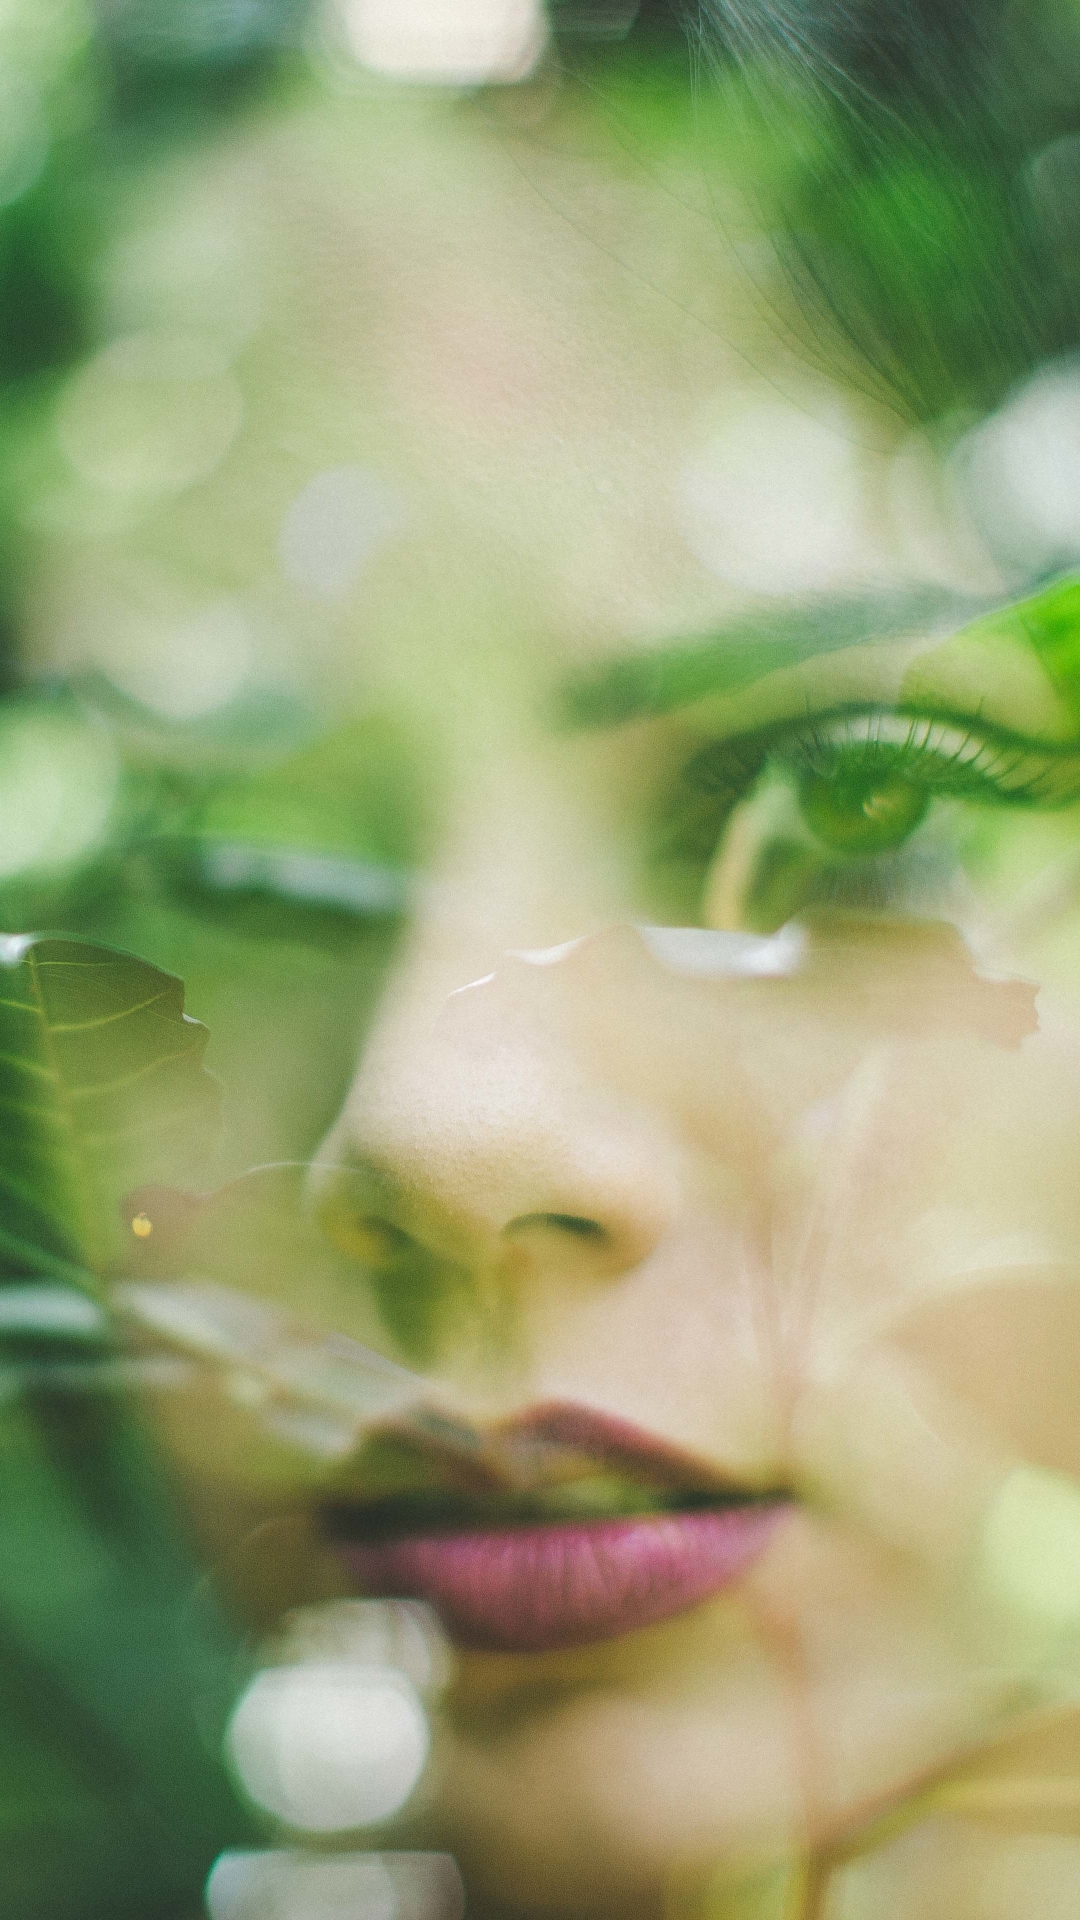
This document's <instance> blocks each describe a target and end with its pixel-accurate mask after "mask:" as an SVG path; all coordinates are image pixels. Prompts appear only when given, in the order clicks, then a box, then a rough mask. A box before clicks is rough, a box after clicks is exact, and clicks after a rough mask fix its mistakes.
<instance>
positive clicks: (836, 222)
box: [553, 0, 1080, 419]
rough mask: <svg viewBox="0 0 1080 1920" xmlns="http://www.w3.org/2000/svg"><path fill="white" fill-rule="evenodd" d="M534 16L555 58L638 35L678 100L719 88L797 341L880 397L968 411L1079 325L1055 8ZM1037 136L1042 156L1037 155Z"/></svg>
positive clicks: (1059, 12)
mask: <svg viewBox="0 0 1080 1920" xmlns="http://www.w3.org/2000/svg"><path fill="white" fill-rule="evenodd" d="M631 14H632V18H631ZM553 18H554V21H555V27H556V32H557V35H558V37H559V40H560V44H561V46H562V48H563V50H564V53H565V54H567V55H568V56H569V57H570V58H571V59H575V58H576V59H578V60H580V59H583V58H584V59H586V60H590V61H591V62H592V63H593V64H594V65H595V63H596V62H597V61H598V60H606V59H610V58H611V57H612V54H613V52H614V51H615V50H616V49H618V50H619V51H620V52H621V54H622V56H623V57H626V56H627V55H628V54H630V53H632V51H633V50H634V49H635V48H637V47H644V46H645V44H646V43H651V45H652V47H653V48H660V47H663V48H664V49H665V51H666V53H667V55H668V56H669V57H671V56H672V55H674V57H676V58H681V59H682V61H683V63H684V66H685V73H686V79H687V84H688V86H690V87H693V88H694V89H696V91H697V93H698V96H699V98H700V97H702V96H704V95H709V94H712V95H714V96H721V97H722V98H723V101H724V109H725V111H726V112H727V113H729V114H730V115H731V116H732V117H733V119H734V120H735V121H736V122H737V123H738V125H739V126H740V127H741V129H742V131H743V134H744V136H745V138H744V142H743V145H744V151H745V153H746V154H747V155H753V156H755V164H756V165H757V168H758V173H759V178H760V180H761V182H762V183H763V185H762V188H761V191H762V194H763V204H762V213H763V218H764V219H765V221H766V224H767V225H768V227H769V230H770V231H771V232H772V234H773V235H774V236H775V238H776V242H777V246H778V250H779V252H780V256H781V260H782V264H783V267H784V271H785V272H786V274H787V277H788V280H789V282H790V285H791V287H792V290H793V292H794V294H795V296H796V303H797V305H798V307H799V308H800V309H801V311H802V313H803V315H804V317H805V322H806V325H805V339H806V344H807V349H808V351H816V352H818V353H819V354H820V352H821V343H822V341H823V340H824V341H826V342H830V343H831V348H832V350H834V351H835V352H836V353H838V354H839V355H840V357H841V358H842V359H843V361H844V364H845V371H846V373H847V376H848V377H849V378H850V377H852V373H853V370H854V373H855V377H856V378H861V379H862V380H863V381H864V382H865V383H866V384H867V385H868V386H869V387H871V388H872V389H873V390H874V391H875V392H876V394H877V395H878V396H879V397H881V398H883V399H885V400H886V401H887V402H888V403H890V404H892V405H894V406H897V407H899V408H900V409H901V410H903V411H904V412H905V413H907V414H909V415H912V416H914V417H916V418H924V419H925V418H933V417H936V416H940V415H942V414H944V413H947V412H950V411H954V410H961V411H963V410H981V409H983V408H985V407H987V406H989V405H992V404H993V403H994V402H995V401H996V400H997V399H998V398H999V397H1000V395H1001V394H1002V392H1003V391H1004V390H1005V389H1006V388H1007V387H1008V386H1009V385H1010V383H1011V382H1013V381H1014V380H1015V379H1016V378H1018V377H1019V376H1020V375H1022V374H1023V373H1024V372H1025V371H1027V370H1028V369H1030V368H1031V367H1032V366H1034V365H1035V364H1037V363H1038V362H1039V361H1040V360H1041V359H1044V358H1046V357H1048V356H1051V355H1053V354H1056V353H1060V352H1062V351H1065V350H1066V349H1068V348H1071V347H1072V346H1074V345H1075V344H1076V342H1077V340H1078V338H1080V248H1077V247H1075V246H1072V245H1070V244H1069V242H1070V240H1072V239H1074V238H1080V222H1074V221H1073V220H1072V219H1071V216H1070V211H1069V209H1070V206H1071V203H1072V201H1073V199H1074V198H1075V197H1076V191H1077V185H1078V184H1080V16H1078V15H1077V14H1076V12H1075V10H1068V11H1067V10H1066V8H1065V7H1064V6H1063V5H1062V4H1059V3H1058V0H641V4H640V5H638V6H637V7H636V8H633V9H630V8H628V7H627V6H625V5H623V6H621V7H620V6H619V5H618V0H553ZM616 28H618V31H617V32H616V31H615V29H616ZM584 49H589V51H587V52H586V51H584ZM1070 79H1071V81H1072V84H1071V86H1070V84H1069V81H1070ZM1070 135H1076V136H1077V139H1078V146H1077V150H1076V155H1075V156H1073V155H1070V154H1069V153H1068V152H1067V151H1066V149H1067V147H1068V142H1069V136H1070ZM1051 150H1053V152H1054V153H1056V154H1057V155H1058V158H1059V164H1058V165H1056V167H1050V168H1045V167H1044V168H1042V169H1041V170H1040V168H1039V166H1038V157H1039V156H1040V154H1044V153H1047V152H1049V151H1051ZM763 155H765V156H766V157H767V158H766V163H765V164H764V165H762V164H761V159H762V156H763ZM1070 163H1071V164H1070ZM1074 228H1075V231H1073V230H1072V229H1074ZM812 343H816V346H815V345H814V344H812ZM828 351H829V349H828V348H827V349H826V353H827V354H828Z"/></svg>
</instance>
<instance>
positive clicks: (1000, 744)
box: [686, 708, 1080, 810]
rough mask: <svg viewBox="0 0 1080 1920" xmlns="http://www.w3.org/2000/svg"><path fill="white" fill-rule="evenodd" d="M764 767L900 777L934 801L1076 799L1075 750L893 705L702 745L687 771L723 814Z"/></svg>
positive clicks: (1043, 802)
mask: <svg viewBox="0 0 1080 1920" xmlns="http://www.w3.org/2000/svg"><path fill="white" fill-rule="evenodd" d="M769 765H772V766H775V767H779V768H781V769H784V770H785V771H788V772H791V773H793V774H795V775H796V776H798V775H800V774H802V775H810V774H813V775H817V776H818V777H819V778H824V779H837V778H840V777H843V778H847V779H860V778H865V779H867V780H870V779H872V778H874V777H878V776H879V777H881V778H885V777H888V776H893V777H895V776H897V775H902V776H903V777H904V778H905V779H907V780H909V781H912V782H913V783H914V784H917V785H920V786H924V787H925V788H926V790H927V792H928V794H929V795H930V797H931V798H949V799H964V800H977V801H982V802H983V803H988V802H994V801H998V802H1003V803H1005V804H1007V805H1011V806H1043V807H1054V806H1065V805H1067V804H1068V803H1069V802H1070V801H1072V800H1075V799H1077V798H1080V750H1078V749H1077V748H1076V747H1075V746H1071V745H1070V746H1060V747H1055V746H1045V745H1043V746H1037V745H1034V744H1033V743H1032V742H1031V741H1028V740H1025V739H1024V738H1023V737H1022V736H1021V735H1019V734H1012V733H1009V732H1007V731H1006V730H1005V729H1003V728H996V727H982V728H978V729H976V728H975V727H973V726H972V725H971V724H970V723H969V722H966V721H960V720H955V719H953V718H951V717H947V716H937V717H935V716H933V715H930V714H920V713H910V714H905V713H903V712H900V711H898V710H897V709H895V708H841V709H837V710H835V711H834V712H832V713H830V714H823V715H820V716H817V717H815V718H814V719H813V720H810V721H807V722H804V723H801V724H798V723H787V724H785V725H783V726H779V727H774V728H768V729H764V730H763V731H762V732H760V733H754V734H745V735H743V736H742V737H741V738H737V739H734V740H727V741H723V742H719V743H717V744H714V745H712V746H709V747H707V748H705V750H704V752H702V753H699V754H698V755H697V756H696V757H695V758H694V760H692V761H691V763H690V765H689V766H688V767H687V769H686V779H687V781H688V782H689V784H690V785H691V786H692V787H695V788H697V789H698V790H699V791H702V790H703V791H706V792H708V793H711V794H713V795H715V796H716V797H717V799H718V801H719V802H720V804H721V806H723V807H724V809H725V810H727V809H728V808H732V807H735V806H737V805H738V804H739V802H740V801H741V800H744V799H746V798H747V797H748V795H749V793H750V791H751V789H752V787H753V786H754V785H755V783H756V781H757V779H758V778H759V776H760V775H761V774H762V773H763V772H764V770H765V768H766V767H767V766H769Z"/></svg>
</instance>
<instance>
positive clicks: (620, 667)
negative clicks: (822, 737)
mask: <svg viewBox="0 0 1080 1920" xmlns="http://www.w3.org/2000/svg"><path fill="white" fill-rule="evenodd" d="M987 611H988V604H987V602H986V601H984V600H978V601H976V600H970V599H963V598H960V597H959V596H957V595H949V594H943V593H941V592H940V591H934V590H925V591H919V592H915V593H906V594H891V595H878V596H875V597H870V596H867V595H862V596H859V597H850V598H845V599H828V600H825V599H819V600H814V601H811V602H806V601H803V602H801V603H797V604H795V605H790V604H789V605H787V606H784V607H775V608H772V607H770V608H768V609H764V610H762V611H761V612H758V613H753V614H750V615H744V616H743V617H742V618H740V619H738V620H735V621H732V622H730V623H729V624H727V625H726V626H724V627H723V628H721V629H718V630H714V631H713V632H712V633H710V634H709V635H707V636H706V637H704V638H701V639H696V640H682V641H679V640H676V641H674V642H669V643H668V644H667V645H666V646H662V647H657V648H653V649H651V650H650V651H649V652H646V653H640V654H638V653H635V654H629V655H626V654H624V655H623V656H621V657H620V658H619V659H617V660H611V661H605V662H604V664H603V665H602V666H600V667H590V668H589V669H588V670H586V671H585V672H582V673H577V674H575V675H574V676H573V677H572V678H571V679H570V680H568V681H567V682H566V683H565V684H564V685H563V686H562V688H561V689H560V691H559V694H558V712H559V718H560V720H561V722H562V724H563V725H564V726H567V725H569V726H570V727H573V728H578V727H611V726H619V725H621V724H623V723H624V722H626V721H629V720H640V719H647V718H653V717H655V716H657V715H659V714H665V713H671V712H674V711H675V710H676V709H677V708H679V707H685V706H689V705H691V704H692V703H693V702H694V701H695V700H702V699H704V698H706V697H707V696H708V695H709V694H718V693H738V692H741V691H742V690H743V689H744V688H745V687H749V686H752V685H753V683H754V681H755V680H761V679H764V677H765V675H766V674H769V673H776V672H777V671H778V670H779V669H780V668H782V667H797V666H801V665H802V664H803V662H804V661H806V660H813V659H816V658H818V656H820V655H821V654H827V653H840V652H842V651H843V650H844V649H845V648H850V647H860V646H866V645H872V644H873V643H874V642H884V641H887V640H895V639H896V638H898V637H899V636H902V635H904V634H916V633H918V632H919V630H920V629H926V628H928V627H929V628H933V629H938V630H943V631H942V638H945V637H946V636H947V634H948V631H949V630H950V628H952V627H957V628H960V627H963V626H965V625H966V624H967V623H968V622H969V621H970V620H972V619H974V618H977V617H978V616H979V615H980V614H985V613H986V612H987Z"/></svg>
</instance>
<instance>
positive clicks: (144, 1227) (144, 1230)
mask: <svg viewBox="0 0 1080 1920" xmlns="http://www.w3.org/2000/svg"><path fill="white" fill-rule="evenodd" d="M131 1231H132V1233H133V1234H134V1235H135V1237H136V1239H138V1240H149V1238H150V1235H151V1234H152V1233H153V1231H154V1223H153V1221H152V1220H151V1218H150V1215H149V1214H148V1213H137V1214H136V1215H135V1218H134V1220H133V1221H132V1223H131Z"/></svg>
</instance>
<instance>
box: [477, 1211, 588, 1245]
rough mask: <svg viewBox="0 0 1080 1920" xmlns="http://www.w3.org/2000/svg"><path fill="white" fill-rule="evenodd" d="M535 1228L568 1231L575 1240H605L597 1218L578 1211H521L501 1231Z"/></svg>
mask: <svg viewBox="0 0 1080 1920" xmlns="http://www.w3.org/2000/svg"><path fill="white" fill-rule="evenodd" d="M536 1228H541V1229H542V1228H548V1229H550V1231H551V1232H553V1233H568V1234H571V1235H572V1236H573V1237H574V1239H575V1240H592V1241H601V1240H606V1239H607V1237H608V1235H607V1229H606V1228H605V1227H602V1226H601V1225H600V1222H599V1220H587V1219H585V1218H584V1216H583V1215H582V1214H578V1213H523V1214H521V1215H520V1216H519V1218H518V1219H516V1220H511V1221H510V1223H509V1225H508V1226H507V1227H504V1229H503V1232H504V1233H505V1234H508V1235H512V1234H519V1233H531V1232H533V1231H534V1230H535V1229H536Z"/></svg>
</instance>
